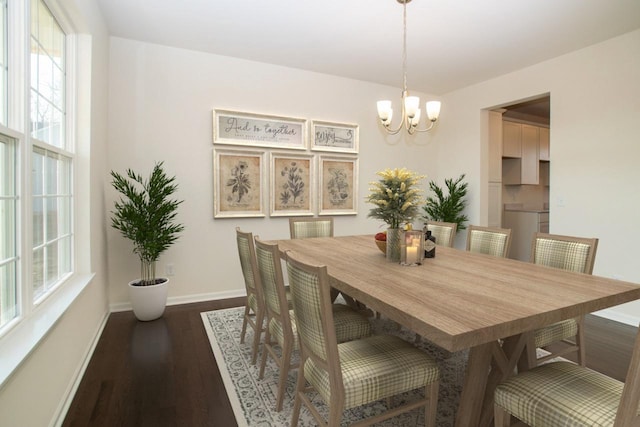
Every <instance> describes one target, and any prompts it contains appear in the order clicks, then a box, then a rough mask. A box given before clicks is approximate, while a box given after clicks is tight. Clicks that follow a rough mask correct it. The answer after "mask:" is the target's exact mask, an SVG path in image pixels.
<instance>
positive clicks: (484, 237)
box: [467, 225, 511, 258]
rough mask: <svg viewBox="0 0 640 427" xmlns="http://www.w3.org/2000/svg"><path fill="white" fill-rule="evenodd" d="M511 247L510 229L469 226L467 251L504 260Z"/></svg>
mask: <svg viewBox="0 0 640 427" xmlns="http://www.w3.org/2000/svg"><path fill="white" fill-rule="evenodd" d="M510 247H511V229H509V228H497V227H481V226H478V225H469V227H468V231H467V250H468V251H469V252H476V253H481V254H487V255H493V256H497V257H502V258H506V257H507V255H509V248H510Z"/></svg>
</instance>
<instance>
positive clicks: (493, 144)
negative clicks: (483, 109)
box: [489, 111, 502, 183]
mask: <svg viewBox="0 0 640 427" xmlns="http://www.w3.org/2000/svg"><path fill="white" fill-rule="evenodd" d="M489 182H490V183H491V182H502V113H501V112H498V111H489Z"/></svg>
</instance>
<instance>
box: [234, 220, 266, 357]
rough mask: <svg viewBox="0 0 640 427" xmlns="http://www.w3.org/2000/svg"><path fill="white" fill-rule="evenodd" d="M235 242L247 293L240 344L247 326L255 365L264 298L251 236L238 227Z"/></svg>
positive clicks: (263, 316) (263, 313) (263, 317)
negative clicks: (251, 336)
mask: <svg viewBox="0 0 640 427" xmlns="http://www.w3.org/2000/svg"><path fill="white" fill-rule="evenodd" d="M236 242H237V244H238V255H239V256H240V267H241V268H242V275H243V277H244V286H245V289H246V292H247V302H246V304H245V308H244V318H243V320H242V332H241V333H240V343H244V338H245V334H246V332H247V325H249V326H250V327H251V329H253V332H254V333H253V345H252V347H251V363H253V364H254V365H255V363H256V360H257V358H258V346H259V344H260V338H261V336H262V332H263V331H264V319H265V307H264V296H263V295H262V286H261V284H260V277H259V275H258V266H257V264H256V253H255V246H254V243H253V235H252V234H251V233H245V232H243V231H240V227H236Z"/></svg>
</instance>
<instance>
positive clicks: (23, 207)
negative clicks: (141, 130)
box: [0, 0, 94, 387]
mask: <svg viewBox="0 0 640 427" xmlns="http://www.w3.org/2000/svg"><path fill="white" fill-rule="evenodd" d="M29 3H30V2H29V0H14V1H11V2H10V4H9V21H10V22H12V23H13V24H14V25H13V28H11V29H10V31H12V34H17V35H18V37H14V40H13V41H11V42H10V48H9V66H10V70H12V71H13V72H10V75H9V102H8V111H9V120H8V127H5V126H2V125H0V132H2V133H5V134H7V135H8V136H11V137H13V138H16V139H17V140H18V146H17V147H16V151H17V153H18V154H17V155H18V169H19V171H18V172H17V177H16V179H17V180H18V182H19V183H18V188H17V192H18V195H19V199H20V200H19V208H18V210H19V211H18V214H17V222H18V227H17V228H18V230H19V236H18V239H17V242H18V254H19V256H20V263H19V264H20V265H19V268H18V271H19V273H18V277H19V281H20V284H19V286H18V293H19V298H20V310H21V312H20V314H19V316H18V317H16V318H15V319H13V321H12V322H10V323H9V324H7V325H6V326H5V327H3V328H2V330H0V360H2V363H0V387H1V386H2V385H3V384H4V383H5V382H6V381H7V379H8V378H9V377H10V376H11V374H12V373H13V372H14V370H15V369H16V368H17V367H18V366H20V364H21V363H22V362H23V361H24V360H25V358H26V357H27V356H28V355H29V354H30V353H31V351H32V350H33V349H34V348H35V347H36V346H37V345H38V344H39V343H40V342H41V341H42V339H43V338H44V337H45V336H46V335H47V333H48V332H49V331H50V330H51V328H52V327H53V326H54V325H55V323H56V322H57V321H58V320H59V319H60V317H61V316H62V315H64V313H65V312H66V311H67V309H68V308H69V307H70V306H71V305H72V304H73V303H74V301H76V300H77V298H78V297H79V295H80V294H81V292H82V291H83V290H84V289H85V288H86V286H88V285H89V283H90V282H91V280H92V279H93V277H94V273H92V272H91V262H90V261H91V255H90V249H91V245H90V222H91V220H90V216H89V215H90V200H91V199H90V173H89V171H90V137H91V128H90V121H91V43H92V40H91V36H90V35H85V34H78V33H77V31H75V30H74V28H78V27H79V25H73V22H72V20H70V19H69V18H68V15H67V14H66V13H65V11H64V9H63V8H61V7H60V5H59V4H58V3H57V2H56V1H55V0H45V3H46V4H47V6H48V7H49V10H50V11H51V12H52V13H53V15H54V16H55V17H56V20H57V21H58V23H59V24H60V26H61V27H62V29H63V31H64V32H65V33H66V34H67V37H66V41H67V44H66V61H67V65H66V74H67V79H66V80H67V84H66V99H67V103H66V107H67V108H66V112H67V114H66V117H67V119H66V123H65V126H66V137H67V138H68V139H69V145H67V146H68V147H70V151H73V152H74V155H73V158H74V160H73V165H72V172H71V173H72V176H73V184H72V198H73V199H72V200H73V203H72V214H71V215H72V226H71V227H72V232H73V242H72V245H73V246H74V248H75V250H74V251H73V258H72V261H71V262H72V266H73V267H72V273H71V275H70V276H69V277H68V278H66V279H65V280H63V281H61V282H60V283H59V284H57V286H55V288H54V289H52V291H51V292H49V293H48V294H46V295H45V296H43V297H42V298H40V299H38V301H37V302H34V301H33V294H32V283H31V265H32V256H31V254H32V232H31V228H32V222H31V221H32V217H31V209H32V206H31V200H30V199H31V197H30V196H31V182H30V179H31V167H30V166H31V155H32V151H33V143H32V141H31V136H30V127H29V111H28V109H29V107H28V106H29V102H28V99H29V92H30V78H29V76H30V74H29V63H28V58H29V49H30V48H29V45H30V43H29V44H27V43H26V41H27V40H29V37H30V35H29V28H28V27H27V26H26V25H25V23H26V22H30V19H28V16H27V12H26V11H27V10H28V7H27V5H28V4H29ZM62 151H63V153H64V152H66V150H62Z"/></svg>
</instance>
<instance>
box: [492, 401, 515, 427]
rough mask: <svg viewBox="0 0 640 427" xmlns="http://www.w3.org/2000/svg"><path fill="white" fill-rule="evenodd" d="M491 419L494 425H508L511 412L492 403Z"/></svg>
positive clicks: (506, 426)
mask: <svg viewBox="0 0 640 427" xmlns="http://www.w3.org/2000/svg"><path fill="white" fill-rule="evenodd" d="M493 420H494V421H493V422H494V424H493V425H494V426H495V427H509V426H510V425H511V414H509V413H508V412H507V411H505V410H504V409H502V408H501V407H499V406H498V405H493Z"/></svg>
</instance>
